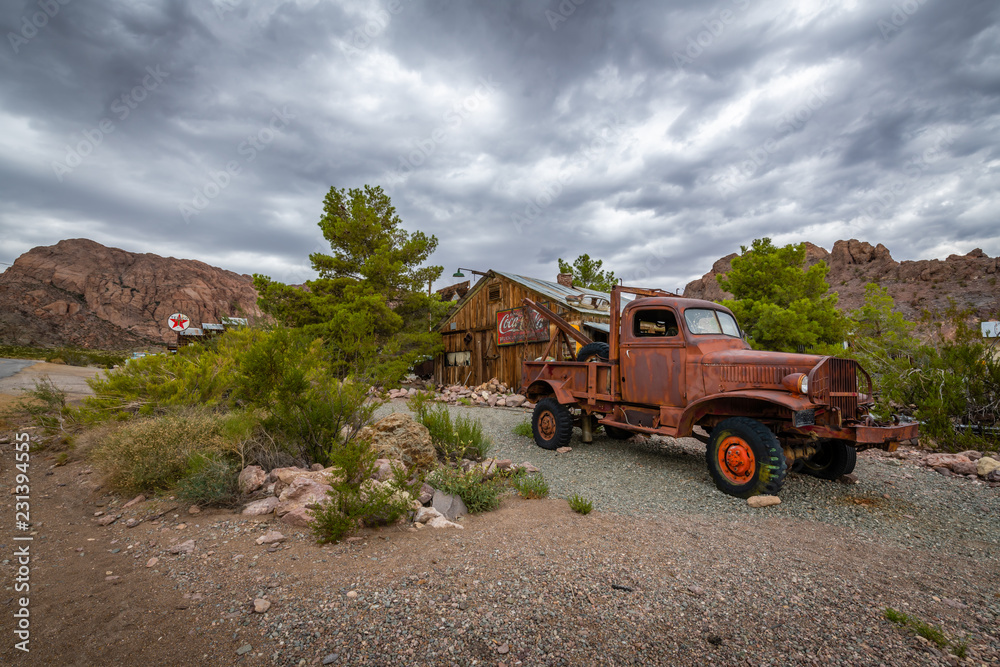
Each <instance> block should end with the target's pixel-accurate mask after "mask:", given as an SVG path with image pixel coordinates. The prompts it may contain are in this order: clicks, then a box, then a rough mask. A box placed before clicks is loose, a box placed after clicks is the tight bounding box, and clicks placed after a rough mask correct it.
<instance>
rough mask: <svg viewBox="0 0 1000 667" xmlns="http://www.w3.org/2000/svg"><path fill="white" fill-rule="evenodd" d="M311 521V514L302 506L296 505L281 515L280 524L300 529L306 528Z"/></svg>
mask: <svg viewBox="0 0 1000 667" xmlns="http://www.w3.org/2000/svg"><path fill="white" fill-rule="evenodd" d="M312 521H313V517H312V514H310V512H309V509H308V508H307V507H305V506H304V505H296V506H295V507H292V508H291V509H289V510H288V511H287V512H285V513H284V514H282V515H281V522H282V523H287V524H288V525H290V526H298V527H300V528H306V527H308V526H309V525H310V524H311V523H312Z"/></svg>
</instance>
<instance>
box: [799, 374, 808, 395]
mask: <svg viewBox="0 0 1000 667" xmlns="http://www.w3.org/2000/svg"><path fill="white" fill-rule="evenodd" d="M799 393H800V394H802V395H803V396H806V395H808V394H809V376H808V375H805V374H803V375H802V377H800V378H799Z"/></svg>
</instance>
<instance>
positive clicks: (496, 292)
mask: <svg viewBox="0 0 1000 667" xmlns="http://www.w3.org/2000/svg"><path fill="white" fill-rule="evenodd" d="M499 300H500V285H499V283H498V284H496V285H490V301H499Z"/></svg>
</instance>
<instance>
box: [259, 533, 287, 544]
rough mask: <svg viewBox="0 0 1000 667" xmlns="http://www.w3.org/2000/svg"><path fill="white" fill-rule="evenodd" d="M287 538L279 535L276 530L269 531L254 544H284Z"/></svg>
mask: <svg viewBox="0 0 1000 667" xmlns="http://www.w3.org/2000/svg"><path fill="white" fill-rule="evenodd" d="M287 539H288V538H287V537H285V536H284V535H282V534H281V533H279V532H278V531H276V530H269V531H268V532H266V533H264V534H263V535H261V536H260V537H258V538H257V539H256V540H254V542H256V543H257V544H277V543H278V542H284V541H285V540H287Z"/></svg>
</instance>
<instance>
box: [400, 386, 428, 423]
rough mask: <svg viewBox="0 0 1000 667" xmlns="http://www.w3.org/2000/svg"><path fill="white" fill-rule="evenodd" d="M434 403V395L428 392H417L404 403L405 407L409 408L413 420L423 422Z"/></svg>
mask: <svg viewBox="0 0 1000 667" xmlns="http://www.w3.org/2000/svg"><path fill="white" fill-rule="evenodd" d="M433 402H434V394H432V393H431V392H429V391H418V392H417V393H416V394H414V395H413V396H411V397H410V398H409V399H408V400H407V401H406V406H407V407H408V408H410V411H411V412H412V413H413V417H414V419H416V420H417V421H421V420H423V418H424V417H426V416H427V412H428V411H429V410H430V408H431V404H432V403H433Z"/></svg>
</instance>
